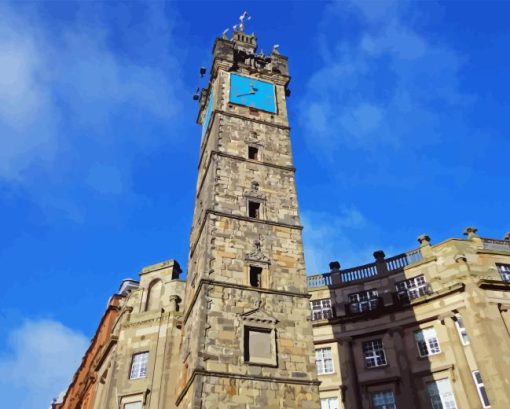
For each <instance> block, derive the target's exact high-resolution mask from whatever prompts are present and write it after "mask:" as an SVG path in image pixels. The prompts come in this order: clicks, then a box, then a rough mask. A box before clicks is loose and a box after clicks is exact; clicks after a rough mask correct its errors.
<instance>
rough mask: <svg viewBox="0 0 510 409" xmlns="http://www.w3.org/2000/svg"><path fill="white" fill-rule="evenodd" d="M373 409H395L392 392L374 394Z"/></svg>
mask: <svg viewBox="0 0 510 409" xmlns="http://www.w3.org/2000/svg"><path fill="white" fill-rule="evenodd" d="M372 404H373V406H374V409H397V405H396V404H395V395H393V391H383V392H376V393H374V394H373V395H372Z"/></svg>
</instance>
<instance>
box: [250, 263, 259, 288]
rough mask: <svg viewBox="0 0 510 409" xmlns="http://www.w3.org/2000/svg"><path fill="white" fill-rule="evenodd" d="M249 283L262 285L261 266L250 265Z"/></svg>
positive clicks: (257, 285) (256, 285) (254, 285)
mask: <svg viewBox="0 0 510 409" xmlns="http://www.w3.org/2000/svg"><path fill="white" fill-rule="evenodd" d="M250 285H251V286H252V287H258V288H260V287H262V267H257V266H250Z"/></svg>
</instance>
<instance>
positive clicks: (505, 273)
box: [496, 263, 510, 282]
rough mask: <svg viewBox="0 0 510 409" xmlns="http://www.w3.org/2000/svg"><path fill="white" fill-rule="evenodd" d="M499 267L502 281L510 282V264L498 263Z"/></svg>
mask: <svg viewBox="0 0 510 409" xmlns="http://www.w3.org/2000/svg"><path fill="white" fill-rule="evenodd" d="M496 266H497V268H498V273H499V276H500V277H501V280H502V281H505V282H509V281H510V264H502V263H498V264H496Z"/></svg>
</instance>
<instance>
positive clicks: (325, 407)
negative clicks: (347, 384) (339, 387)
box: [321, 398, 340, 409]
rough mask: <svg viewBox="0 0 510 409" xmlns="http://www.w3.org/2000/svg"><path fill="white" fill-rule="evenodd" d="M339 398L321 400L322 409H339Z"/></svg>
mask: <svg viewBox="0 0 510 409" xmlns="http://www.w3.org/2000/svg"><path fill="white" fill-rule="evenodd" d="M339 408H340V406H338V399H337V398H326V399H321V409H339Z"/></svg>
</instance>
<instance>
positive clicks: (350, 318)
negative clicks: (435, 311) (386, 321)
mask: <svg viewBox="0 0 510 409" xmlns="http://www.w3.org/2000/svg"><path fill="white" fill-rule="evenodd" d="M464 288H465V285H464V283H455V284H452V285H450V286H448V287H446V288H440V289H439V290H437V291H434V292H433V293H431V294H428V295H424V296H422V297H420V298H417V299H414V300H412V301H411V302H410V303H409V304H405V305H401V304H394V305H391V306H387V307H384V308H380V309H377V310H374V311H369V312H367V313H361V314H352V315H345V316H341V317H336V318H331V319H327V320H320V321H319V320H317V321H314V322H312V326H313V327H323V326H327V325H335V324H344V323H347V322H355V321H366V320H367V319H374V318H379V317H382V316H384V315H388V314H390V313H395V312H398V311H404V310H407V309H411V308H412V307H414V306H415V305H419V304H424V303H426V302H428V301H431V300H434V299H437V298H441V297H444V296H446V295H448V294H452V293H455V292H462V291H464Z"/></svg>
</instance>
